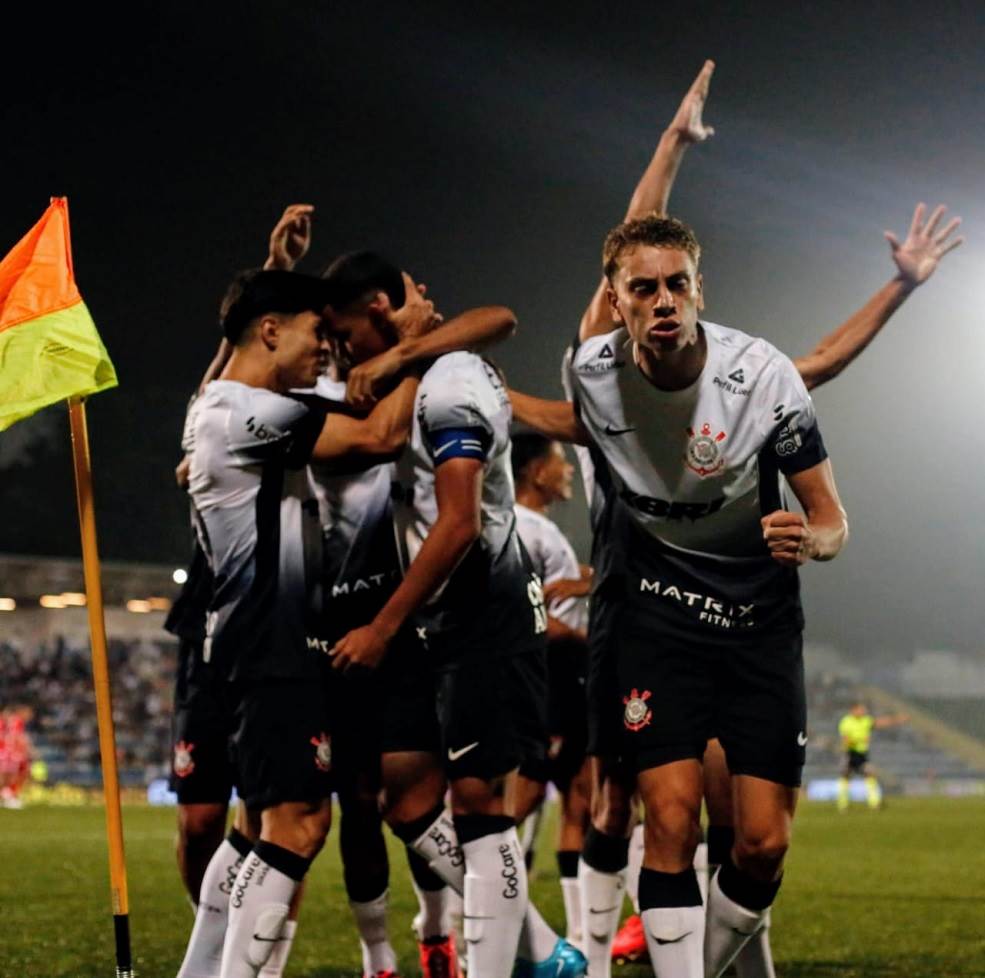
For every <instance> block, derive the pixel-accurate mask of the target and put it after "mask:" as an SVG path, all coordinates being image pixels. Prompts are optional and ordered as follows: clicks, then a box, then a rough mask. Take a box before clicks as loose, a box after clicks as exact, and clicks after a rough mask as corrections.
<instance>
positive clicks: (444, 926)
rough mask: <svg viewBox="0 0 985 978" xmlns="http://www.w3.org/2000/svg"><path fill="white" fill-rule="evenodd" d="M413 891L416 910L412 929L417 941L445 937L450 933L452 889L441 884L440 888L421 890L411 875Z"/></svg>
mask: <svg viewBox="0 0 985 978" xmlns="http://www.w3.org/2000/svg"><path fill="white" fill-rule="evenodd" d="M411 883H412V884H413V886H414V893H416V894H417V906H418V908H419V909H418V911H417V914H416V915H415V917H414V931H415V932H416V933H417V939H418V940H419V941H426V940H429V939H430V938H432V937H447V936H448V935H449V934H450V933H451V926H452V925H451V901H450V899H449V898H450V896H451V894H452V892H453V891H452V889H451V887H449V886H443V887H441V889H440V890H422V889H421V888H420V887H419V886H418V885H417V883H416V881H415V880H414V878H413V876H412V877H411Z"/></svg>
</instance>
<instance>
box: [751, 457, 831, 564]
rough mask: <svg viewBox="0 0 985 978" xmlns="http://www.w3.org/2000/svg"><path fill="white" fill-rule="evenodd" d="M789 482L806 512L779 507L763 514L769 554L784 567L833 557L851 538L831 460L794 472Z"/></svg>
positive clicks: (764, 534) (788, 477)
mask: <svg viewBox="0 0 985 978" xmlns="http://www.w3.org/2000/svg"><path fill="white" fill-rule="evenodd" d="M787 482H789V484H790V488H791V489H792V490H793V492H794V495H795V496H796V497H797V499H798V501H799V502H800V505H801V506H803V508H804V513H803V514H801V513H791V512H788V511H786V510H776V511H775V512H773V513H770V514H769V515H768V516H764V517H763V519H762V521H761V522H762V526H763V539H764V540H765V541H766V545H767V546H768V547H769V550H770V556H772V558H773V559H774V560H775V561H776V562H777V563H778V564H783V565H784V566H785V567H798V566H800V565H801V564H806V563H807V561H808V560H831V559H833V558H834V557H836V556H837V555H838V552H839V551H840V550H841V548H842V547H843V546H844V543H845V540H846V539H847V538H848V518H847V517H846V515H845V510H844V509H843V508H842V505H841V500H840V499H839V498H838V489H837V487H836V486H835V480H834V473H833V472H832V470H831V462H830V460H828V459H825V460H824V461H823V462H819V463H818V464H817V465H814V466H811V468H809V469H804V470H803V471H802V472H795V473H791V474H790V475H788V476H787Z"/></svg>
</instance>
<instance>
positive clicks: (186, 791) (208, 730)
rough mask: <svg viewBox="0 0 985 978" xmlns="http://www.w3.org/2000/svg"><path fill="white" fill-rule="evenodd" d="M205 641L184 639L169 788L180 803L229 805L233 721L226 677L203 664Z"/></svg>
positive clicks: (173, 730)
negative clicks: (226, 689) (225, 688)
mask: <svg viewBox="0 0 985 978" xmlns="http://www.w3.org/2000/svg"><path fill="white" fill-rule="evenodd" d="M201 651H202V647H201V643H196V642H189V641H187V640H186V639H182V640H181V649H180V651H179V656H178V661H179V663H182V664H183V665H184V666H185V668H180V669H179V672H178V678H177V683H176V687H175V697H174V716H173V718H172V721H171V776H170V778H169V780H168V783H169V785H170V788H171V790H172V791H173V792H175V794H177V796H178V804H179V805H208V804H225V803H227V802H228V801H229V795H230V792H231V791H232V787H233V781H234V779H233V766H232V763H231V762H230V758H229V738H230V735H231V733H232V719H231V717H230V715H229V713H228V711H227V709H226V704H225V700H224V697H223V695H222V694H223V687H224V686H225V684H224V683H223V682H222V680H220V679H217V678H216V676H215V674H214V672H213V671H212V669H211V668H210V667H209V666H206V665H204V664H203V663H202V662H201Z"/></svg>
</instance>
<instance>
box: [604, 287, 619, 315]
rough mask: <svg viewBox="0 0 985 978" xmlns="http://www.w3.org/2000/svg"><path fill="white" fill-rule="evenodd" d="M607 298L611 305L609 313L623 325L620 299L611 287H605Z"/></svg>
mask: <svg viewBox="0 0 985 978" xmlns="http://www.w3.org/2000/svg"><path fill="white" fill-rule="evenodd" d="M605 298H606V300H607V301H608V303H609V311H610V312H611V313H612V318H613V319H614V320H615V321H616V322H617V323H619V324H620V325H623V320H622V313H621V312H620V311H619V298H618V296H617V295H616V290H615V289H614V288H613V287H612V286H611V285H607V286H606V287H605Z"/></svg>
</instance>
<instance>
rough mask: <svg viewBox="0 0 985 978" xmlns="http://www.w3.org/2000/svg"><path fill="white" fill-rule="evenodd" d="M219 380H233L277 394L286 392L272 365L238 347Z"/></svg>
mask: <svg viewBox="0 0 985 978" xmlns="http://www.w3.org/2000/svg"><path fill="white" fill-rule="evenodd" d="M219 380H235V381H237V382H238V383H240V384H246V386H247V387H262V388H264V389H266V390H268V391H276V392H277V393H278V394H283V393H285V391H286V388H285V387H284V386H283V384H282V383H281V382H280V378H279V376H278V372H277V369H276V367H275V366H274V364H273V363H271V362H270V361H269V360H268V359H267V358H265V357H264V358H261V357H257V356H253V355H252V353H251V352H250V350H248V349H241V348H240V347H236V348H235V349H234V350H233V354H232V356H231V357H230V358H229V362H228V363H227V364H226V366H225V367H224V368H223V371H222V373H221V374H219Z"/></svg>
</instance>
